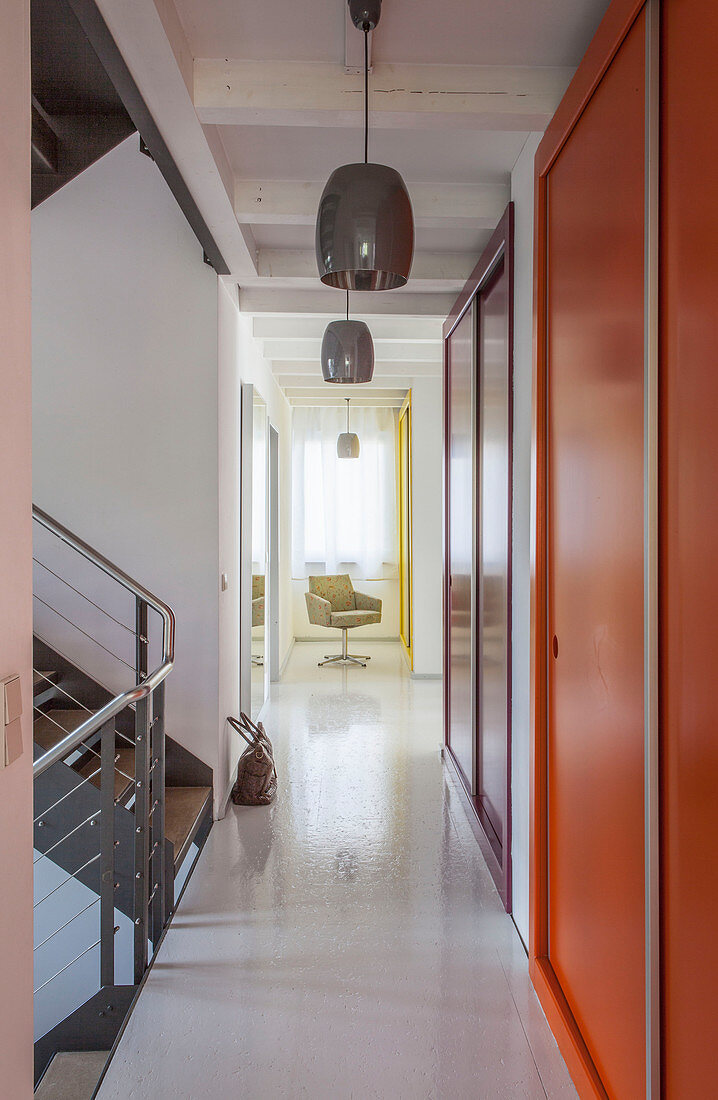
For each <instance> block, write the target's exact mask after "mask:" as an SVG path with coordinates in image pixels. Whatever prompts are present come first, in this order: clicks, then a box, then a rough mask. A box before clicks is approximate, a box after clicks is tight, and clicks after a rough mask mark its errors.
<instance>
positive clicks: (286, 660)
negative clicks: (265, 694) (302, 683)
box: [269, 638, 297, 691]
mask: <svg viewBox="0 0 718 1100" xmlns="http://www.w3.org/2000/svg"><path fill="white" fill-rule="evenodd" d="M296 640H297V639H296V638H292V640H291V642H290V643H289V647H288V649H287V652H286V653H285V654H284V660H283V661H282V667H281V668H280V670H279V676H278V677H277V679H276V680H274V681H272V682H273V683H275V684H277V683H279V681H280V680H281V679H282V677H283V676H284V673H285V671H286V668H287V665H288V664H289V658H290V657H291V656H292V650H293V649H294V643H295V642H296ZM269 690H270V691H271V690H272V689H271V688H270V689H269Z"/></svg>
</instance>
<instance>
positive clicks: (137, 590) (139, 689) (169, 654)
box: [32, 506, 175, 777]
mask: <svg viewBox="0 0 718 1100" xmlns="http://www.w3.org/2000/svg"><path fill="white" fill-rule="evenodd" d="M32 516H33V519H34V520H35V521H36V522H37V523H39V524H40V525H41V526H42V527H44V528H45V529H46V530H48V531H49V532H50V533H51V534H53V535H55V536H56V537H57V538H59V539H60V540H61V541H62V542H64V543H65V544H66V545H67V546H69V547H71V548H72V549H73V550H75V551H76V553H78V554H80V555H81V556H82V557H84V558H85V559H86V560H87V561H90V562H92V564H93V565H96V566H97V568H98V569H100V570H102V572H103V573H106V574H107V575H108V576H109V577H111V578H112V579H113V580H115V581H116V582H117V583H118V584H120V585H122V587H123V588H126V589H127V591H128V592H131V593H133V594H134V596H135V600H136V606H137V616H138V618H139V619H140V620H142V621H143V622H144V624H145V629H144V630H140V631H137V634H138V638H137V645H138V646H139V647H141V648H142V650H144V651H145V653H146V651H147V649H148V646H147V644H146V642H144V641H143V640H142V639H145V638H147V637H148V633H147V629H146V623H147V608H152V609H153V610H154V611H156V612H157V614H158V615H159V616H160V618H161V620H162V660H161V662H160V664H159V665H158V666H157V668H155V669H154V670H153V671H152V672H149V673H148V672H146V671H145V670H143V669H139V672H140V679H141V682H140V683H137V684H136V685H135V686H133V687H131V688H128V689H127V690H126V691H123V692H121V693H120V694H119V695H116V696H115V697H114V699H111V700H110V702H109V703H106V704H105V706H104V707H102V708H101V709H100V710H98V711H97V712H96V713H95V714H93V715H92V716H91V717H90V718H88V719H87V721H85V722H83V723H82V725H80V726H78V727H77V729H75V730H73V731H72V733H68V735H67V737H65V738H63V740H62V741H60V742H58V744H57V745H55V746H54V747H53V748H52V749H48V751H47V752H45V753H43V754H42V755H41V756H39V757H38V759H37V760H36V761H35V762H34V764H33V768H32V770H33V776H35V777H37V776H38V775H42V773H43V772H44V771H45V770H46V769H47V768H49V767H52V765H53V764H55V763H57V762H58V761H60V760H62V759H63V758H64V757H65V756H66V755H67V753H69V752H71V751H72V750H73V749H74V748H76V747H77V746H78V745H80V744H82V742H83V741H84V740H85V738H87V737H88V736H90V734H93V733H96V732H97V731H98V730H99V729H101V728H102V726H103V725H104V724H105V722H107V721H108V719H110V718H114V717H115V715H116V714H119V713H120V711H121V710H124V709H125V707H127V706H129V705H130V704H131V703H139V702H140V701H142V700H145V699H147V697H148V696H149V695H151V694H152V692H153V691H154V690H155V689H156V688H157V687H159V685H160V684H161V683H162V682H163V680H164V679H165V677H166V676H167V675H168V674H169V672H170V670H171V668H172V666H173V664H174V637H175V618H174V613H173V612H172V609H171V608H170V607H168V606H167V604H166V603H163V602H162V600H159V599H158V598H157V597H156V596H154V595H153V594H152V593H151V592H150V591H149V589H147V588H145V587H144V585H141V584H140V583H139V582H138V581H135V580H133V579H132V577H130V576H128V574H127V573H125V572H124V570H122V569H120V568H119V566H117V565H114V564H113V563H112V562H111V561H109V559H108V558H106V557H105V556H104V555H103V554H100V553H99V551H97V550H94V549H93V548H92V547H91V546H89V545H88V543H86V542H85V541H84V540H83V539H81V538H79V537H78V536H77V535H74V534H73V533H72V532H71V531H69V530H68V529H67V528H66V527H64V526H63V525H62V524H61V523H58V521H57V520H54V519H53V518H52V517H51V516H49V515H48V514H47V512H44V511H43V510H42V509H41V508H38V507H37V506H33V510H32ZM141 605H144V611H143V610H141Z"/></svg>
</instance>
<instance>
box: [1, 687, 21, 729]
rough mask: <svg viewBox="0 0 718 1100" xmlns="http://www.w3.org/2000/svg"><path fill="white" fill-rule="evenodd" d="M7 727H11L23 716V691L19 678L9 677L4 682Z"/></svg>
mask: <svg viewBox="0 0 718 1100" xmlns="http://www.w3.org/2000/svg"><path fill="white" fill-rule="evenodd" d="M3 688H4V695H5V699H4V714H5V718H4V721H5V725H6V726H9V725H10V723H11V722H14V721H15V720H16V719H17V718H19V717H20V716H21V715H22V689H21V685H20V677H19V676H9V677H8V678H7V680H4V681H3Z"/></svg>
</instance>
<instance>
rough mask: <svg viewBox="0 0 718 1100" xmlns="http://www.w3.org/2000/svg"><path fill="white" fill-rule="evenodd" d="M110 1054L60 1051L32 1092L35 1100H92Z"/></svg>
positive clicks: (94, 1051)
mask: <svg viewBox="0 0 718 1100" xmlns="http://www.w3.org/2000/svg"><path fill="white" fill-rule="evenodd" d="M109 1053H110V1052H109V1050H87V1051H60V1052H59V1053H58V1054H56V1055H55V1057H54V1058H53V1059H52V1061H51V1062H50V1065H49V1066H48V1067H47V1070H46V1071H45V1073H44V1074H43V1076H42V1080H41V1081H40V1084H39V1085H38V1086H37V1089H36V1090H35V1100H91V1097H92V1095H93V1093H94V1091H95V1089H96V1087H97V1082H98V1081H99V1080H100V1074H101V1073H102V1071H103V1069H104V1068H105V1063H106V1061H107V1058H108V1056H109Z"/></svg>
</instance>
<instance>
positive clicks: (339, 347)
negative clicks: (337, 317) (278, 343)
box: [322, 291, 374, 383]
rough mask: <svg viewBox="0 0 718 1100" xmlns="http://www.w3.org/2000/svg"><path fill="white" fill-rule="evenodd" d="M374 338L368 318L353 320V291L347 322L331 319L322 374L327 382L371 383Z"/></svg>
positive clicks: (326, 336)
mask: <svg viewBox="0 0 718 1100" xmlns="http://www.w3.org/2000/svg"><path fill="white" fill-rule="evenodd" d="M373 374H374V341H373V340H372V338H371V332H370V331H369V326H368V325H366V324H365V323H364V321H350V320H349V291H347V317H346V320H345V321H330V322H329V324H328V325H327V327H326V329H325V330H324V338H323V339H322V375H323V376H324V381H325V382H350V383H351V382H354V383H356V382H371V380H372V376H373Z"/></svg>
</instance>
